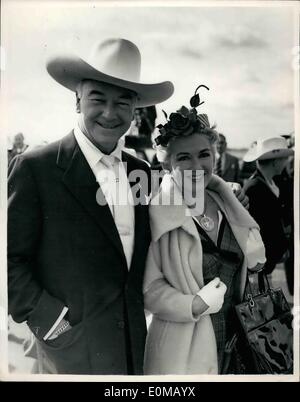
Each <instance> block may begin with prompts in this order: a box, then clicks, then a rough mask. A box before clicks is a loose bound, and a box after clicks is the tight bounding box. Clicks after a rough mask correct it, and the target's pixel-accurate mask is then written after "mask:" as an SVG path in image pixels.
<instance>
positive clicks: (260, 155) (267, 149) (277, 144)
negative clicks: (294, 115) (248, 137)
mask: <svg viewBox="0 0 300 402" xmlns="http://www.w3.org/2000/svg"><path fill="white" fill-rule="evenodd" d="M293 153H294V151H293V150H292V149H289V148H288V145H287V141H286V139H285V138H283V137H272V138H268V139H265V140H262V139H260V140H257V141H255V142H254V143H253V144H252V145H251V147H250V149H249V151H248V152H247V153H246V155H245V156H244V161H245V162H253V161H255V160H257V159H259V160H264V159H275V158H285V157H288V156H289V155H292V154H293Z"/></svg>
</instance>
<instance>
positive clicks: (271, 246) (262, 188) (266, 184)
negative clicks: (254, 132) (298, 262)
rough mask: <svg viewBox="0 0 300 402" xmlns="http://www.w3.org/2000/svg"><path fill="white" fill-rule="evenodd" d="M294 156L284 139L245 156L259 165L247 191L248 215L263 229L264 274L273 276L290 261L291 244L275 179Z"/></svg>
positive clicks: (256, 146)
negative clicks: (282, 262)
mask: <svg viewBox="0 0 300 402" xmlns="http://www.w3.org/2000/svg"><path fill="white" fill-rule="evenodd" d="M292 154H293V150H291V149H289V148H288V146H287V142H286V140H285V139H284V138H282V137H272V138H268V139H264V140H263V139H260V140H257V141H256V142H255V143H254V144H253V145H252V147H251V148H250V149H249V151H248V152H247V153H246V155H245V156H244V160H245V161H246V162H252V161H256V164H257V169H256V171H255V173H254V174H253V175H252V176H251V177H250V178H249V180H247V181H246V183H245V185H244V191H245V193H246V194H247V195H248V197H249V212H250V214H251V215H252V216H253V218H254V219H255V220H256V222H257V223H258V224H259V226H260V230H261V235H262V239H263V241H264V244H265V247H266V258H267V262H266V264H265V268H264V272H265V273H266V274H271V273H272V272H273V270H274V268H275V266H276V264H278V263H279V262H281V261H284V260H285V259H286V258H287V257H288V253H287V252H288V240H287V236H286V234H285V229H284V209H283V207H282V203H281V202H280V189H279V187H278V186H277V185H276V184H275V181H274V177H275V176H278V175H281V174H282V172H283V170H284V168H285V166H286V164H287V162H288V157H289V156H290V155H292Z"/></svg>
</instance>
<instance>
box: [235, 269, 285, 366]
mask: <svg viewBox="0 0 300 402" xmlns="http://www.w3.org/2000/svg"><path fill="white" fill-rule="evenodd" d="M256 274H257V275H258V289H259V292H258V294H254V292H253V290H252V286H251V279H250V275H249V274H248V285H247V287H246V289H247V290H246V292H245V301H244V302H242V303H240V304H238V305H236V306H235V311H236V314H237V317H238V321H239V324H240V326H241V329H242V333H241V334H240V335H239V336H241V337H242V338H244V341H245V342H243V340H242V342H241V343H242V344H243V345H245V347H246V348H247V349H249V352H250V353H251V357H252V361H251V367H252V369H251V370H250V371H253V372H251V373H249V372H248V374H292V373H293V326H292V323H293V315H292V313H291V309H290V306H289V304H288V302H287V300H286V298H285V296H284V293H283V291H282V289H281V288H278V289H272V288H271V287H270V284H269V281H268V278H267V276H266V275H265V274H264V273H262V272H259V273H256ZM256 274H253V273H252V274H251V276H253V275H256ZM266 284H267V287H266V286H265V285H266Z"/></svg>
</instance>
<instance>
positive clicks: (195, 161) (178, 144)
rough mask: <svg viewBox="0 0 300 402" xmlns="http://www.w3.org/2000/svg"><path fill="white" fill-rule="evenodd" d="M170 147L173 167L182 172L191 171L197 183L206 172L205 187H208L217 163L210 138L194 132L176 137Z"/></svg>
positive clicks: (193, 179)
mask: <svg viewBox="0 0 300 402" xmlns="http://www.w3.org/2000/svg"><path fill="white" fill-rule="evenodd" d="M169 147H170V148H169V155H170V159H169V160H170V164H171V169H172V170H174V171H176V170H179V171H180V172H181V174H183V172H187V173H188V171H189V172H190V173H191V175H192V181H193V182H195V183H196V182H197V181H198V180H200V178H201V176H202V174H204V187H207V185H208V183H209V181H210V179H211V176H212V172H213V168H214V163H215V152H214V149H213V147H212V145H211V144H210V142H209V140H208V138H207V137H206V136H204V135H201V134H193V135H190V136H187V137H181V138H177V139H175V140H174V141H173V142H172V143H171V144H170V146H169ZM197 171H198V172H197ZM199 171H202V172H199ZM201 180H202V178H201Z"/></svg>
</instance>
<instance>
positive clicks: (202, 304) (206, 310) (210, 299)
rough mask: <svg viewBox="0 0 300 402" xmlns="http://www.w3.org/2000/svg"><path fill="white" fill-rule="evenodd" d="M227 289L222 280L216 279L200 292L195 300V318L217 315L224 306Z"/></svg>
mask: <svg viewBox="0 0 300 402" xmlns="http://www.w3.org/2000/svg"><path fill="white" fill-rule="evenodd" d="M226 290H227V287H226V285H225V283H223V282H222V281H221V280H220V278H215V279H213V280H212V281H210V282H209V283H208V284H207V285H205V286H203V288H202V289H200V290H199V292H198V293H197V296H196V297H195V298H194V300H193V304H192V311H193V314H194V315H195V316H197V315H206V314H215V313H217V312H218V311H219V310H220V309H221V308H222V306H223V303H224V295H225V293H226Z"/></svg>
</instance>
